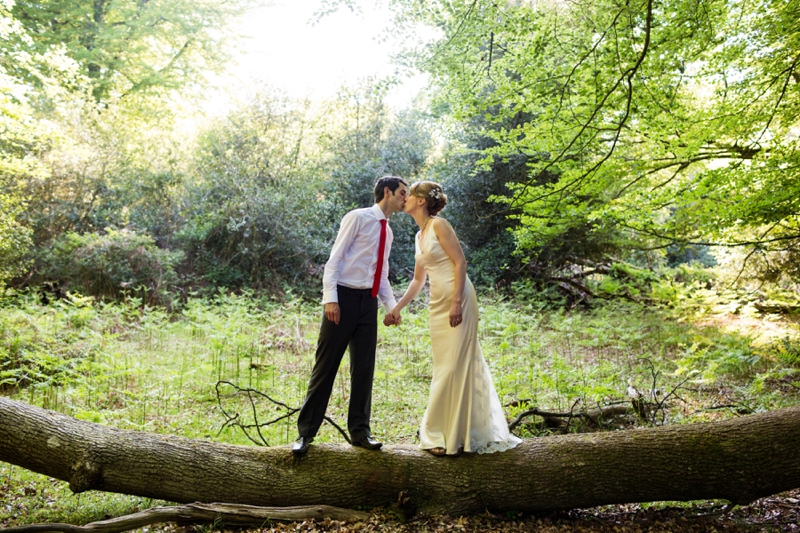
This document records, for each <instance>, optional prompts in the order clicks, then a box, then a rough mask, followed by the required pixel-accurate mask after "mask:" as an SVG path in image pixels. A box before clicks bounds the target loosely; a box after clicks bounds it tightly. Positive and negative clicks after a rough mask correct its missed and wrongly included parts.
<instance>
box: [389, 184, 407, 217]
mask: <svg viewBox="0 0 800 533" xmlns="http://www.w3.org/2000/svg"><path fill="white" fill-rule="evenodd" d="M389 194H390V199H389V205H390V206H391V207H392V213H397V212H401V211H403V207H404V206H405V205H406V196H407V195H408V187H406V186H405V185H403V184H402V183H401V184H400V185H399V186H398V187H397V189H396V190H395V191H394V192H393V193H392V192H390V193H389Z"/></svg>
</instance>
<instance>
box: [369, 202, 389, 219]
mask: <svg viewBox="0 0 800 533" xmlns="http://www.w3.org/2000/svg"><path fill="white" fill-rule="evenodd" d="M372 212H373V213H375V218H376V219H377V220H388V219H387V218H386V215H384V214H383V209H381V207H380V206H379V205H378V204H373V205H372Z"/></svg>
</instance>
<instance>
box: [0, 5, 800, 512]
mask: <svg viewBox="0 0 800 533" xmlns="http://www.w3.org/2000/svg"><path fill="white" fill-rule="evenodd" d="M254 5H255V3H254V2H251V1H249V0H236V1H231V2H218V1H216V0H202V1H191V2H190V1H185V0H150V1H138V0H116V1H111V0H108V1H105V0H100V1H97V0H95V1H92V2H89V1H73V2H62V1H59V0H45V1H41V2H25V1H14V0H0V85H1V86H2V95H0V120H2V127H1V128H0V131H1V132H2V133H1V134H0V144H1V145H2V151H1V152H0V289H1V290H2V291H3V298H2V307H1V308H0V332H2V339H0V390H1V391H2V392H3V394H7V395H10V396H12V397H20V398H23V399H26V400H28V401H30V402H31V403H37V404H39V405H44V406H46V407H49V408H56V409H60V410H63V411H65V412H68V413H69V414H73V415H76V416H79V417H83V418H86V419H90V420H95V421H101V422H106V423H114V424H115V425H118V426H121V427H132V428H136V429H146V430H153V431H165V432H177V433H180V434H186V435H189V436H198V437H207V438H221V439H226V440H229V441H231V442H249V440H248V437H247V434H246V433H245V432H244V431H242V429H243V428H241V427H240V428H239V430H238V431H233V429H232V428H231V427H229V426H227V425H226V424H225V418H224V416H223V415H221V414H220V413H218V412H217V411H216V410H215V409H216V404H215V402H216V400H217V399H219V398H220V397H225V398H227V399H229V400H230V401H233V402H236V401H242V400H241V399H239V400H237V399H236V398H238V396H237V394H236V393H235V391H234V392H231V393H230V394H229V395H226V394H227V393H222V394H221V396H220V393H219V392H218V389H215V387H214V385H215V383H216V382H217V381H230V382H232V383H236V384H239V385H242V386H248V387H255V388H258V389H259V390H262V391H263V392H268V393H269V394H271V395H274V397H275V398H278V399H280V400H282V401H286V402H288V403H289V404H291V405H298V404H299V402H300V401H301V400H302V394H303V387H304V380H305V379H306V377H307V373H308V368H307V367H308V365H309V364H310V361H311V360H312V358H313V341H314V336H315V327H316V323H317V321H318V319H319V316H318V314H319V313H318V311H319V305H318V296H319V292H320V285H321V272H322V267H323V266H324V263H325V261H326V259H327V254H328V252H329V249H330V246H331V243H332V241H333V239H334V237H335V234H336V231H337V228H338V222H339V220H340V218H341V216H342V215H343V214H344V213H345V212H346V211H348V210H350V209H353V208H356V207H362V206H367V205H370V204H371V203H372V184H373V183H374V181H375V179H376V178H377V177H379V176H381V175H385V174H394V175H400V176H403V177H405V178H407V179H408V180H410V181H415V180H419V179H430V180H434V181H437V182H440V183H442V184H443V186H444V188H445V191H446V192H447V194H448V197H449V198H450V202H449V204H448V206H447V209H446V211H445V212H444V213H443V214H444V216H446V218H448V220H450V221H451V222H452V224H453V226H454V227H455V229H456V231H457V233H458V235H459V237H460V239H461V241H462V245H463V247H464V250H465V253H466V255H467V259H468V261H469V275H470V277H471V279H472V280H473V281H474V282H475V284H476V285H477V286H478V287H479V289H480V290H481V292H482V296H481V299H482V305H483V320H482V326H481V336H482V338H481V340H482V343H483V345H484V351H486V352H487V354H488V358H489V359H490V361H492V362H491V363H490V364H491V365H492V368H493V373H494V374H495V376H496V377H495V379H496V381H497V386H498V390H499V391H500V392H501V396H502V397H503V400H504V403H507V408H508V410H509V413H508V414H509V416H514V415H515V414H516V413H518V412H520V411H521V410H524V409H525V408H526V407H529V406H530V405H538V406H541V407H543V408H548V409H552V410H562V411H563V410H566V411H570V410H573V411H574V410H580V409H588V408H589V407H591V406H596V405H600V404H608V403H613V402H614V401H618V400H620V399H624V398H626V397H628V396H630V395H634V396H635V395H636V394H642V395H644V396H646V397H647V398H648V400H651V401H653V402H654V403H655V404H656V405H658V406H659V408H658V410H657V412H656V415H657V416H655V415H654V416H652V417H649V418H648V417H645V419H642V417H635V419H634V420H629V421H627V422H624V424H623V425H625V424H642V423H646V424H662V423H681V422H686V421H699V420H708V419H714V418H719V417H727V416H738V414H741V413H746V412H755V411H759V410H765V409H774V408H778V407H782V406H785V405H792V404H796V403H797V388H798V386H799V385H798V383H799V380H800V378H798V369H800V340H798V336H797V328H796V323H795V319H794V313H795V312H796V311H797V309H800V297H799V295H798V285H797V283H798V280H800V262H798V255H799V254H800V249H798V243H800V224H799V222H800V220H798V213H799V212H800V179H798V172H800V152H798V139H799V137H800V0H788V1H786V0H781V1H777V0H759V1H746V2H745V1H738V0H664V1H660V2H656V1H654V0H635V1H629V2H619V1H616V0H600V1H592V2H561V1H558V0H550V1H546V0H543V1H527V2H525V1H512V0H507V1H504V2H490V1H483V0H473V1H462V0H453V1H447V2H445V1H441V2H439V1H417V0H388V1H387V2H385V4H384V5H385V6H386V7H387V8H389V9H391V10H392V12H393V13H394V16H395V18H394V19H393V26H392V28H391V31H392V32H395V33H397V34H400V35H402V34H406V33H407V34H409V35H417V34H416V33H414V32H413V31H411V29H412V28H415V27H418V26H426V27H430V28H433V29H435V32H433V33H431V34H430V35H432V37H430V38H429V39H428V40H426V41H425V42H419V41H418V40H411V41H409V42H407V43H406V44H407V46H406V47H405V48H404V49H403V50H400V51H398V54H397V58H396V60H397V62H398V65H400V66H402V68H404V69H406V70H407V71H408V72H424V73H427V74H428V76H429V79H430V86H429V87H428V90H427V92H426V93H425V94H423V95H420V97H419V98H417V99H416V100H415V101H414V102H413V103H412V104H410V105H408V106H407V107H405V108H403V109H397V108H392V107H390V106H389V105H388V104H387V102H386V94H387V91H388V90H389V89H390V88H391V87H392V85H393V83H395V82H396V80H394V79H392V78H387V79H377V78H371V79H364V80H360V81H358V82H354V83H353V84H351V85H347V86H343V87H341V89H340V90H339V91H338V93H337V95H336V96H335V97H331V98H329V99H325V100H321V99H317V100H310V99H298V98H296V97H293V96H291V95H288V94H286V93H285V92H281V91H279V90H276V89H274V88H270V87H268V86H263V87H260V88H259V89H258V90H256V91H254V92H253V93H252V94H248V95H247V96H246V97H244V98H241V99H240V101H239V103H238V104H236V105H234V106H232V107H231V109H230V110H229V111H228V112H227V113H226V114H225V115H224V116H220V117H217V118H215V119H213V120H198V119H197V115H196V111H195V110H196V107H195V106H194V105H193V102H195V101H196V100H194V99H196V98H200V96H201V94H202V91H203V87H205V86H206V85H205V84H206V83H207V80H208V77H209V75H211V74H212V73H215V72H221V71H223V70H224V68H225V66H226V63H227V61H228V60H229V59H230V57H229V56H227V55H226V52H225V50H226V49H225V47H223V46H221V42H222V41H224V40H226V39H235V38H236V31H235V25H234V24H233V21H235V20H237V17H242V16H246V14H247V12H248V10H249V9H252V8H253V7H254ZM321 5H322V7H321V9H320V12H319V13H318V16H319V17H325V16H326V13H329V12H332V11H335V10H337V9H347V8H349V9H353V10H357V9H359V5H358V3H357V2H355V1H351V0H330V1H326V2H323V3H322V4H321ZM392 226H393V228H394V234H395V244H394V246H393V249H392V256H391V274H390V275H391V279H392V281H393V284H394V287H395V288H396V289H397V290H402V289H403V287H404V286H405V283H406V281H407V280H408V278H409V277H410V276H411V272H412V268H413V236H414V233H415V231H416V227H415V226H414V224H413V221H412V220H411V219H410V218H408V217H403V216H399V215H398V216H396V217H394V218H393V219H392ZM424 324H425V309H424V307H420V308H418V309H416V310H414V312H412V314H411V315H410V316H409V319H408V320H407V324H406V326H404V327H405V329H401V330H388V331H387V330H382V332H381V335H382V337H381V338H382V341H381V342H382V347H381V351H382V352H386V357H385V359H384V361H385V362H384V365H385V366H383V367H381V368H379V369H378V381H380V380H384V381H385V389H384V390H385V394H383V393H379V394H378V396H379V397H378V398H377V399H376V407H375V409H376V411H377V412H380V411H381V408H382V407H381V406H384V407H385V408H386V411H385V413H384V415H383V416H384V417H385V420H384V422H385V429H384V432H385V433H384V434H385V435H387V436H389V437H390V438H391V439H392V440H395V441H399V442H404V441H409V442H412V441H413V434H414V424H415V423H416V421H417V420H418V419H419V416H420V414H421V413H420V412H419V411H420V409H421V408H424V401H425V390H426V389H425V387H426V384H427V379H429V372H430V368H429V361H427V359H428V358H427V351H426V350H427V348H426V345H425V335H426V332H425V326H424ZM98 373H100V375H103V376H105V377H106V378H107V379H106V380H105V382H104V383H99V382H98V380H97V379H96V376H97V375H98ZM346 380H347V377H346V376H345V375H343V376H342V377H341V380H340V381H341V387H342V398H340V399H339V400H337V401H334V405H332V412H333V413H334V416H335V415H336V413H337V409H340V408H341V406H342V402H344V400H345V398H344V396H345V392H346V390H348V389H349V387H347V386H346ZM667 396H669V401H666V400H665V398H666V397H667ZM401 400H403V401H401ZM390 406H393V407H392V408H391V409H390ZM219 407H222V403H221V402H220V404H219ZM265 408H266V407H265ZM269 408H270V409H271V408H272V407H269ZM210 411H213V412H215V413H217V414H216V415H215V416H216V419H217V421H218V423H216V425H214V424H212V425H211V426H209V424H208V420H209V412H210ZM389 412H391V413H392V414H391V415H390V414H386V413H389ZM264 416H267V415H264ZM287 420H288V419H287ZM546 426H547V425H546V424H543V423H537V424H534V423H530V424H528V425H527V426H526V425H523V426H520V428H519V431H520V432H521V434H523V435H526V436H531V435H538V434H541V433H542V432H549V431H554V430H559V428H552V427H546ZM618 426H619V424H618V425H617V426H615V427H618ZM212 427H213V430H212ZM289 427H290V425H289V424H288V422H287V423H286V425H280V424H279V425H277V426H274V427H271V429H270V431H272V433H268V434H267V435H266V437H265V438H263V439H257V440H259V442H260V441H261V440H266V441H269V442H270V443H285V442H288V441H289V440H291V438H292V437H293V434H292V433H291V431H290V430H289ZM560 429H562V430H563V428H560ZM567 430H576V428H574V427H573V428H570V427H569V426H568V427H567ZM251 437H252V434H251ZM262 437H264V436H262ZM325 438H328V439H336V438H338V437H337V435H336V432H335V431H333V430H331V431H330V433H329V434H327V437H323V440H324V439H325ZM251 440H252V439H251ZM3 468H6V467H3ZM12 470H13V469H12ZM14 472H15V473H14V476H23V477H22V481H19V482H20V483H28V482H30V483H34V482H33V481H28V478H25V477H24V474H22V473H20V472H19V471H14ZM9 479H12V478H11V477H10V478H9ZM9 483H12V484H13V482H11V481H10V482H9ZM35 483H45V482H43V481H36V482H35ZM9 486H10V485H9ZM9 486H7V487H6V489H7V490H11V489H9V488H8V487H9ZM35 490H38V491H43V490H44V489H40V488H37V489H35ZM76 512H77V511H76ZM26 519H27V518H26Z"/></svg>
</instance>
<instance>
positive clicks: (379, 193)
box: [375, 176, 408, 203]
mask: <svg viewBox="0 0 800 533" xmlns="http://www.w3.org/2000/svg"><path fill="white" fill-rule="evenodd" d="M401 183H402V184H403V185H405V186H406V187H408V182H407V181H406V180H404V179H403V178H398V177H397V176H384V177H382V178H380V179H379V180H378V181H376V182H375V203H378V202H380V201H381V200H383V189H384V188H386V187H389V190H390V191H392V194H394V192H395V191H396V190H397V188H398V187H399V186H400V184H401Z"/></svg>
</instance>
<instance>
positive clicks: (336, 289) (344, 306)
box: [292, 176, 408, 455]
mask: <svg viewBox="0 0 800 533" xmlns="http://www.w3.org/2000/svg"><path fill="white" fill-rule="evenodd" d="M407 191H408V183H407V182H406V181H405V180H404V179H402V178H398V177H395V176H384V177H382V178H380V179H379V180H378V181H377V182H376V183H375V205H373V206H372V207H365V208H362V209H355V210H353V211H350V212H349V213H347V214H346V215H345V216H344V218H342V222H341V225H340V226H339V234H338V235H337V236H336V242H334V244H333V248H332V249H331V256H330V259H328V262H327V263H325V273H324V275H323V278H322V289H323V290H322V303H323V304H324V305H325V314H324V316H323V317H322V325H321V326H320V332H319V339H318V340H317V354H316V362H315V363H314V370H312V372H311V379H310V380H309V383H308V392H307V393H306V398H305V401H304V402H303V407H302V408H301V409H300V415H299V417H298V419H297V430H298V433H299V435H300V437H299V438H298V439H297V442H295V443H294V444H293V445H292V452H293V453H294V454H296V455H303V454H305V453H306V452H307V451H308V447H309V444H310V443H311V441H313V440H314V437H315V436H316V434H317V431H318V430H319V427H320V426H321V425H322V421H323V419H324V417H325V411H326V409H327V408H328V400H329V399H330V396H331V390H332V388H333V383H334V380H335V379H336V373H337V372H338V370H339V364H340V363H341V361H342V357H343V356H344V352H345V350H346V349H347V348H348V346H349V347H350V382H351V385H350V405H349V411H348V416H347V429H348V431H349V432H350V438H351V442H352V444H353V446H362V447H364V448H367V449H369V450H377V449H379V448H380V447H381V446H382V444H381V443H380V442H378V441H377V440H375V439H373V438H372V435H371V432H370V427H369V419H370V411H371V404H372V377H373V374H374V371H375V349H376V345H377V340H378V300H380V302H381V303H382V304H383V305H384V307H385V309H386V311H387V312H388V311H391V310H392V309H394V307H395V306H396V305H397V302H396V301H395V298H394V295H393V294H392V287H391V286H390V285H389V278H388V274H389V252H390V250H391V248H392V240H393V237H392V230H391V228H389V225H388V223H387V220H388V218H389V216H390V215H391V214H393V213H397V212H398V211H399V212H402V211H403V207H404V205H405V201H406V194H407ZM381 245H383V246H381ZM388 323H391V321H389V322H388Z"/></svg>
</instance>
